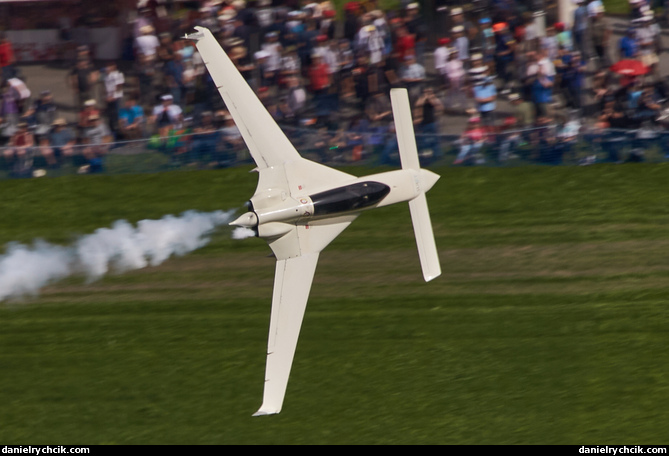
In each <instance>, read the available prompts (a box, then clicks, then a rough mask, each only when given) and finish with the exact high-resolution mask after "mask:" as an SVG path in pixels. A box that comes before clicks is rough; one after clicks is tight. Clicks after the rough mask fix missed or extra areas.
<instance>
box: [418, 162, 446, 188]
mask: <svg viewBox="0 0 669 456" xmlns="http://www.w3.org/2000/svg"><path fill="white" fill-rule="evenodd" d="M439 177H441V176H439V174H437V173H433V172H432V171H430V170H428V169H422V168H421V170H420V189H421V190H422V191H423V192H427V191H428V190H430V189H431V188H432V187H433V186H434V184H436V183H437V181H438V180H439Z"/></svg>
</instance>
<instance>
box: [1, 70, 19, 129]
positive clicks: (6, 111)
mask: <svg viewBox="0 0 669 456" xmlns="http://www.w3.org/2000/svg"><path fill="white" fill-rule="evenodd" d="M1 84H2V85H1V86H0V97H2V98H1V99H0V119H1V120H2V122H1V123H0V128H1V134H2V137H3V142H5V141H7V140H9V138H11V137H13V136H14V134H15V133H16V129H17V127H18V123H19V114H20V111H19V94H18V93H17V92H16V90H15V89H14V88H13V87H12V86H11V85H10V84H9V81H7V80H3V81H2V82H1Z"/></svg>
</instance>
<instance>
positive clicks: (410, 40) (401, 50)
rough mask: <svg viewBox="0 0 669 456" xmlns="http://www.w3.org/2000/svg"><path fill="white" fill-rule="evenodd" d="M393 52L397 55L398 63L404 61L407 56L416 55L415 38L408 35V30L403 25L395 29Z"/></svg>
mask: <svg viewBox="0 0 669 456" xmlns="http://www.w3.org/2000/svg"><path fill="white" fill-rule="evenodd" d="M395 50H396V51H397V53H398V57H399V59H400V61H404V58H405V57H406V56H407V55H415V54H416V38H415V37H414V36H413V35H412V34H411V33H409V30H408V29H407V28H406V26H404V25H402V26H400V27H398V28H397V38H396V40H395Z"/></svg>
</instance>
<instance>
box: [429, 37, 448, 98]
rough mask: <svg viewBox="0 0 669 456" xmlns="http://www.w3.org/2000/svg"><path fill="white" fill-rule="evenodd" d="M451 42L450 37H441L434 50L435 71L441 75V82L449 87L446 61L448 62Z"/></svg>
mask: <svg viewBox="0 0 669 456" xmlns="http://www.w3.org/2000/svg"><path fill="white" fill-rule="evenodd" d="M450 42H451V40H450V39H449V38H439V45H438V46H437V47H436V48H435V50H434V59H433V60H434V71H435V72H436V73H437V74H438V75H439V76H441V78H442V79H441V82H443V83H445V84H446V87H448V76H447V75H446V62H448V60H449V57H450V54H451V50H450V49H449V48H448V44H449V43H450Z"/></svg>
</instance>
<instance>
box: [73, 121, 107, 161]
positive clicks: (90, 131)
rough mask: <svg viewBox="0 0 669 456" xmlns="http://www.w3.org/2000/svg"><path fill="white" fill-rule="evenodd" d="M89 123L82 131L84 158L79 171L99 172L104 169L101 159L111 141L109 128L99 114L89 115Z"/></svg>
mask: <svg viewBox="0 0 669 456" xmlns="http://www.w3.org/2000/svg"><path fill="white" fill-rule="evenodd" d="M90 120H91V125H90V126H89V127H88V128H86V129H85V130H84V132H83V136H82V138H81V142H82V144H83V146H82V147H81V154H82V156H83V157H84V159H85V160H86V164H85V165H83V166H82V167H81V168H80V169H79V172H81V173H99V172H102V171H103V170H104V166H103V160H104V157H105V156H106V155H107V152H108V151H109V147H110V145H111V141H112V134H111V130H110V129H109V127H108V126H107V124H105V123H104V121H103V120H102V118H101V117H100V116H99V115H94V116H91V118H90Z"/></svg>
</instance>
